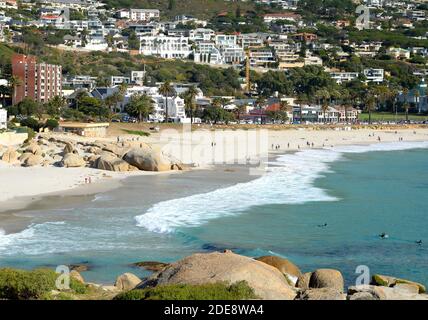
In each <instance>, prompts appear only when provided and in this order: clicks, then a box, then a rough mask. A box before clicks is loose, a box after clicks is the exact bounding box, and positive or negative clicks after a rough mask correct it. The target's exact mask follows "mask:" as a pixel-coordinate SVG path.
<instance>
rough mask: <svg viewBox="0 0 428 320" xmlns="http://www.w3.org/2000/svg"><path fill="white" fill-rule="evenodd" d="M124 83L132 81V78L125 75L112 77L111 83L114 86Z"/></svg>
mask: <svg viewBox="0 0 428 320" xmlns="http://www.w3.org/2000/svg"><path fill="white" fill-rule="evenodd" d="M122 83H126V84H129V83H131V79H130V78H129V77H123V76H111V77H110V84H111V86H112V87H114V86H118V85H120V84H122Z"/></svg>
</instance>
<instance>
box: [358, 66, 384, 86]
mask: <svg viewBox="0 0 428 320" xmlns="http://www.w3.org/2000/svg"><path fill="white" fill-rule="evenodd" d="M363 73H364V76H365V77H366V80H367V82H375V83H381V82H383V80H384V76H385V71H384V70H383V69H364V71H363Z"/></svg>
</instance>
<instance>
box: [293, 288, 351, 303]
mask: <svg viewBox="0 0 428 320" xmlns="http://www.w3.org/2000/svg"><path fill="white" fill-rule="evenodd" d="M296 300H346V294H345V293H343V292H342V291H341V290H337V289H334V288H321V289H308V290H305V291H303V292H301V293H299V295H298V296H297V298H296Z"/></svg>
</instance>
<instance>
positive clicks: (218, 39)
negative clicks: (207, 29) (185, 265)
mask: <svg viewBox="0 0 428 320" xmlns="http://www.w3.org/2000/svg"><path fill="white" fill-rule="evenodd" d="M215 44H216V45H217V46H223V47H224V46H227V47H233V46H236V44H237V36H236V35H230V34H218V35H216V36H215Z"/></svg>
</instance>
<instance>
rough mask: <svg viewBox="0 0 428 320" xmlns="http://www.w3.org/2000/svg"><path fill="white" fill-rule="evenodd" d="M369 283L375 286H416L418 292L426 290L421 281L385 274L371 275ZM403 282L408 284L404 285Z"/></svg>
mask: <svg viewBox="0 0 428 320" xmlns="http://www.w3.org/2000/svg"><path fill="white" fill-rule="evenodd" d="M371 284H373V285H377V286H384V287H395V286H398V285H402V287H407V288H410V287H414V288H415V287H417V288H418V291H419V293H425V292H426V288H425V286H424V285H423V284H421V283H418V282H414V281H410V280H406V279H400V278H395V277H391V276H385V275H381V274H375V275H373V277H372V282H371ZM404 284H406V285H408V286H404Z"/></svg>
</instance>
